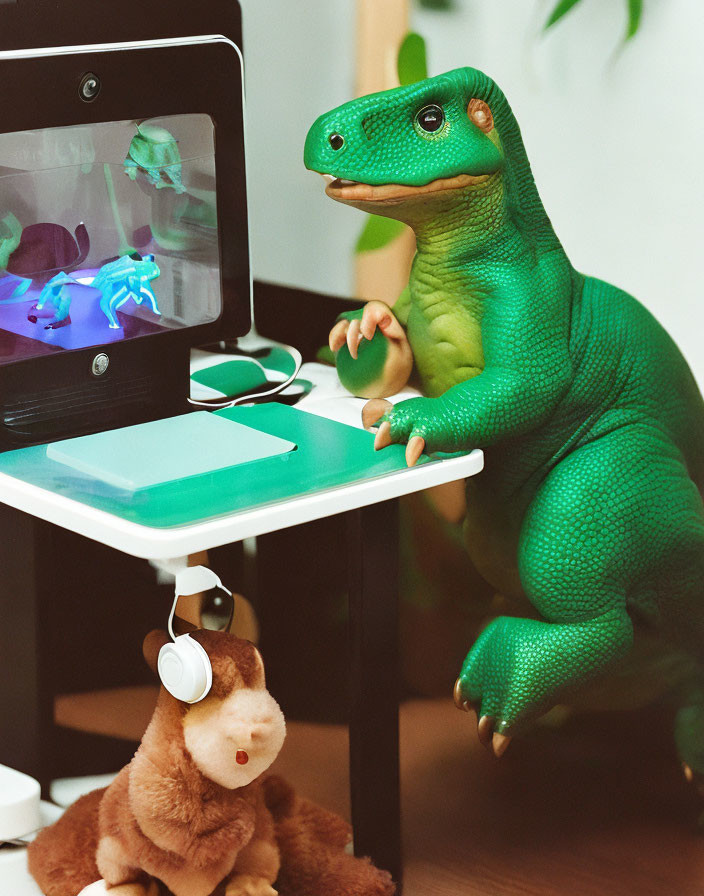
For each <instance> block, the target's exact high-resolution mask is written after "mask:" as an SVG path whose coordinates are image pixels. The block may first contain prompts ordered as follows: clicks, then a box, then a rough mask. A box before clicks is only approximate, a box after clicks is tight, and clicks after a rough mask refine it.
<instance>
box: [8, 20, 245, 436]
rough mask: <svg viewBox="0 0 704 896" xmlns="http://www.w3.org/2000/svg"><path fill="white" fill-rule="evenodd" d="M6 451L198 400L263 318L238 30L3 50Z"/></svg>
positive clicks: (179, 407) (131, 420)
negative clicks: (217, 345) (204, 349)
mask: <svg viewBox="0 0 704 896" xmlns="http://www.w3.org/2000/svg"><path fill="white" fill-rule="evenodd" d="M0 77H2V79H3V81H4V83H5V85H6V90H5V91H4V97H5V98H4V99H3V100H0V110H1V111H2V117H0V129H1V130H0V449H2V450H7V449H8V448H13V447H21V446H23V445H28V444H36V443H38V442H45V441H52V440H54V439H58V438H65V437H69V436H73V435H78V434H83V433H87V432H92V431H97V430H102V429H109V428H113V427H115V426H124V425H130V424H132V423H138V422H144V421H146V420H151V419H158V418H160V417H165V416H170V415H173V414H176V413H182V412H183V411H184V410H185V409H186V398H187V396H188V354H189V350H190V348H191V347H192V346H194V345H199V344H204V343H207V342H212V341H215V340H218V339H223V338H231V337H235V336H238V335H242V334H244V333H245V332H247V330H248V328H249V325H250V270H249V250H248V239H247V211H246V186H245V168H244V137H243V103H242V67H241V56H240V54H239V51H238V49H237V47H236V46H235V45H234V44H233V43H232V42H230V41H229V39H227V38H225V37H217V36H216V37H203V38H173V39H169V40H154V41H142V42H127V43H124V44H117V45H115V44H106V45H102V46H90V47H59V48H55V49H54V50H49V51H43V52H38V51H34V50H31V49H29V50H22V51H4V52H0Z"/></svg>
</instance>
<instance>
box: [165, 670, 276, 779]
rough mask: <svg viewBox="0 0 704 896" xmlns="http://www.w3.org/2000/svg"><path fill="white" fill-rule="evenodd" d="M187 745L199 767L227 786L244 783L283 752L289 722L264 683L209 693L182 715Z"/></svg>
mask: <svg viewBox="0 0 704 896" xmlns="http://www.w3.org/2000/svg"><path fill="white" fill-rule="evenodd" d="M183 735H184V739H185V742H186V749H187V750H188V752H189V753H190V754H191V757H192V758H193V761H194V762H195V764H196V765H197V766H198V768H199V769H200V771H201V772H202V773H203V774H204V775H205V776H206V778H210V780H211V781H215V782H216V783H217V784H220V785H221V786H222V787H227V788H228V789H230V790H232V789H234V788H236V787H245V786H246V785H247V784H249V783H251V782H252V781H254V780H255V778H257V777H259V775H261V774H262V772H265V771H266V770H267V769H268V768H269V766H270V765H271V764H272V762H273V761H274V760H275V759H276V757H277V756H278V755H279V751H280V750H281V747H282V746H283V743H284V738H285V737H286V723H285V721H284V715H283V713H282V712H281V709H280V708H279V705H278V703H277V702H276V701H275V700H274V698H273V697H272V696H271V694H270V693H269V692H268V691H267V690H266V689H265V688H263V687H262V688H242V689H240V690H237V691H234V692H233V693H232V694H230V695H229V696H228V697H226V698H225V699H224V700H219V699H218V698H216V697H206V699H205V700H204V701H203V702H202V703H197V704H195V705H194V706H192V707H191V708H190V709H189V710H188V712H187V713H186V716H185V718H184V721H183Z"/></svg>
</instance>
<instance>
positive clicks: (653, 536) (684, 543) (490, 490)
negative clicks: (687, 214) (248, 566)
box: [305, 68, 704, 777]
mask: <svg viewBox="0 0 704 896" xmlns="http://www.w3.org/2000/svg"><path fill="white" fill-rule="evenodd" d="M305 164H306V166H307V167H308V168H310V169H312V170H314V171H317V172H320V173H322V174H327V175H332V176H333V177H335V178H336V179H335V180H333V181H332V183H330V184H329V185H328V186H327V189H326V192H327V193H328V195H329V196H331V197H332V198H334V199H337V200H339V201H341V202H344V203H346V204H348V205H353V206H356V207H357V208H361V209H364V210H365V211H368V212H372V211H373V212H374V213H375V214H378V215H386V216H388V217H392V218H397V219H399V220H401V221H403V222H405V223H407V224H409V225H410V226H411V227H412V228H413V230H414V231H415V235H416V240H417V254H416V256H415V260H414V263H413V268H412V272H411V277H410V282H409V286H408V289H407V290H405V291H404V293H403V295H402V296H401V297H400V299H399V301H398V303H397V304H396V305H395V306H394V309H393V311H391V309H389V308H388V307H387V306H385V305H383V304H382V303H379V302H373V303H370V304H369V305H367V306H366V307H365V309H364V310H363V311H359V312H356V313H353V314H351V315H346V316H345V317H346V318H348V319H345V320H342V321H340V323H338V325H337V326H336V327H335V329H334V330H333V331H332V333H331V347H333V348H334V349H337V350H338V369H341V366H344V365H340V359H341V358H343V357H344V358H345V359H346V363H347V366H348V367H350V366H352V365H351V364H350V363H349V360H348V346H349V354H350V355H351V356H352V357H354V356H355V355H356V354H357V352H359V359H358V361H357V362H356V363H357V364H359V365H360V368H359V370H358V371H357V374H356V376H357V387H356V391H357V394H362V395H364V396H366V397H369V398H375V399H376V400H375V401H374V402H370V404H369V406H368V410H367V413H366V419H367V421H368V422H374V421H376V422H377V425H379V430H378V433H377V436H376V444H377V447H379V448H381V447H384V446H386V445H388V444H390V443H391V442H401V443H404V442H405V443H407V444H408V448H407V458H408V462H409V463H411V464H412V463H415V461H416V460H417V459H418V456H419V455H420V453H421V451H423V450H428V451H438V450H439V451H444V452H453V451H459V450H467V449H469V448H483V449H486V467H485V471H484V472H483V473H482V475H481V476H478V477H475V478H473V479H472V480H470V481H468V482H467V483H466V490H467V517H466V521H465V528H466V535H467V545H468V548H469V551H470V554H471V556H472V559H473V560H474V562H475V564H476V565H477V567H478V569H479V570H480V572H481V573H482V574H483V576H484V577H485V578H486V579H487V580H488V581H489V582H490V583H491V584H492V585H493V586H494V588H495V589H496V590H497V591H499V592H500V593H501V594H503V595H506V596H510V597H513V598H515V599H516V600H518V601H519V602H522V603H519V607H522V608H523V609H522V610H521V611H520V616H516V617H513V616H501V617H499V618H496V619H494V620H493V621H492V622H491V623H490V624H489V625H488V626H487V627H486V628H485V629H484V630H483V632H482V633H481V635H480V636H479V638H478V640H477V641H476V643H475V644H474V646H473V647H472V648H471V650H470V651H469V654H468V655H467V658H466V660H465V662H464V665H463V667H462V671H461V674H460V677H459V679H458V682H457V686H456V691H455V695H456V699H457V701H458V704H459V705H460V706H463V707H464V708H468V707H469V706H475V707H476V708H477V714H478V718H479V734H480V737H481V738H482V740H483V741H484V742H485V743H488V744H490V745H493V749H494V752H495V753H497V754H501V753H502V752H503V751H504V750H505V748H506V746H507V745H508V742H509V739H510V737H511V736H512V735H513V734H514V733H515V732H517V731H519V730H521V729H522V728H523V727H524V726H526V725H527V724H528V723H530V722H531V721H533V720H534V719H535V718H536V717H537V716H538V715H540V714H541V713H543V712H544V711H545V710H546V709H548V708H549V707H551V706H552V705H554V704H555V703H556V702H558V701H562V700H565V699H567V698H570V697H571V696H572V695H575V694H577V693H584V692H585V691H588V690H589V688H593V689H595V690H598V689H599V688H602V687H603V682H604V681H605V680H606V676H605V675H603V674H602V673H605V672H606V671H608V672H609V675H610V676H613V677H615V678H620V679H621V680H624V679H625V680H630V681H632V682H636V683H639V687H640V689H641V690H642V689H643V688H644V687H645V688H646V690H650V691H651V696H652V693H655V692H658V693H660V694H662V693H663V692H664V691H668V692H669V693H670V694H674V695H675V698H676V701H677V707H678V711H677V717H676V731H675V735H676V742H677V748H678V750H679V754H680V757H681V759H682V762H683V764H684V766H685V771H686V772H687V774H688V776H689V777H692V775H693V774H694V775H702V774H704V666H703V665H702V662H703V661H704V603H703V602H704V506H703V504H702V495H701V492H702V489H703V488H704V403H703V402H702V398H701V396H700V394H699V391H698V389H697V386H696V384H695V381H694V378H693V376H692V374H691V372H690V370H689V368H688V367H687V364H686V362H685V360H684V359H683V357H682V355H681V354H680V352H679V350H678V349H677V347H676V346H675V344H674V343H673V341H672V340H671V338H670V337H669V336H668V335H667V333H666V332H665V331H664V330H663V329H662V327H661V326H660V325H659V324H658V323H657V321H656V320H655V319H654V318H653V317H652V315H651V314H650V313H649V312H648V311H646V310H645V308H643V307H642V306H641V305H640V304H639V303H638V302H637V301H636V300H635V299H633V298H632V297H631V296H629V295H627V294H626V293H625V292H622V291H621V290H620V289H617V288H616V287H614V286H610V285H609V284H607V283H603V282H602V281H600V280H596V279H593V278H590V277H585V276H584V275H582V274H580V273H578V272H577V271H576V270H575V269H574V268H573V267H572V265H571V264H570V261H569V259H568V258H567V256H566V254H565V252H564V250H563V248H562V246H561V245H560V242H559V240H558V239H557V237H556V235H555V233H554V231H553V228H552V226H551V224H550V221H549V220H548V217H547V214H546V212H545V210H544V208H543V205H542V203H541V201H540V197H539V196H538V192H537V190H536V188H535V184H534V181H533V177H532V175H531V170H530V166H529V163H528V159H527V157H526V153H525V150H524V147H523V142H522V139H521V135H520V132H519V128H518V125H517V123H516V120H515V118H514V116H513V114H512V112H511V109H510V107H509V105H508V102H507V101H506V99H505V97H504V95H503V93H502V92H501V90H500V89H499V88H498V87H497V85H496V84H495V83H494V82H493V81H492V80H491V79H490V78H489V77H487V76H486V75H484V74H482V73H481V72H479V71H476V70H474V69H471V68H463V69H458V70H456V71H453V72H449V73H448V74H444V75H441V76H439V77H435V78H429V79H427V80H425V81H420V82H418V83H416V84H412V85H410V86H407V87H401V88H397V89H395V90H389V91H385V92H383V93H377V94H373V95H370V96H365V97H361V98H360V99H357V100H354V101H353V102H350V103H346V104H345V105H343V106H340V107H339V108H337V109H335V110H333V111H332V112H329V113H328V114H326V115H323V116H321V117H320V118H319V119H318V120H317V121H316V122H315V124H314V125H313V127H312V128H311V130H310V132H309V134H308V137H307V140H306V147H305ZM362 337H365V338H364V340H362ZM360 340H362V341H361V342H360ZM345 342H347V345H345ZM375 343H376V346H377V348H376V349H373V350H372V348H371V347H372V346H373V345H374V344H375ZM380 343H381V348H379V345H380ZM363 350H365V351H366V354H367V356H368V357H369V359H370V360H369V363H368V364H367V365H366V367H367V368H368V369H367V372H366V373H364V370H365V362H364V357H363ZM409 359H410V361H409ZM411 367H413V368H414V371H415V375H416V376H417V379H418V382H419V383H420V387H421V389H422V392H423V393H424V395H425V396H427V397H422V398H414V399H411V400H408V401H402V402H399V403H398V404H396V405H395V406H393V407H391V406H390V405H389V404H388V402H380V401H378V399H379V398H381V397H383V396H386V395H390V394H393V391H395V390H396V389H397V388H398V382H399V378H400V379H401V380H403V379H404V378H406V379H407V378H408V375H409V374H410V372H411ZM360 371H361V372H360ZM399 371H400V373H399ZM360 384H361V385H360ZM641 669H642V670H644V671H643V672H642V674H641ZM645 682H648V684H647V686H646V684H645Z"/></svg>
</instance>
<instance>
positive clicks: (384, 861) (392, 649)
mask: <svg viewBox="0 0 704 896" xmlns="http://www.w3.org/2000/svg"><path fill="white" fill-rule="evenodd" d="M348 518H349V587H350V636H351V666H352V667H351V670H350V674H351V684H352V689H351V697H352V705H351V714H350V780H351V790H352V824H353V827H354V848H355V853H356V855H359V856H371V858H372V860H373V862H374V864H375V865H377V866H378V867H380V868H385V869H387V870H388V871H390V872H391V874H392V875H393V878H394V880H395V881H396V882H397V883H398V884H399V887H400V885H401V875H402V860H401V799H400V772H399V715H398V705H399V681H398V679H399V657H398V502H397V501H386V502H385V503H382V504H374V505H372V506H371V507H365V508H362V509H361V510H356V511H352V512H350V514H349V515H348Z"/></svg>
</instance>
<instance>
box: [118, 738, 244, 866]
mask: <svg viewBox="0 0 704 896" xmlns="http://www.w3.org/2000/svg"><path fill="white" fill-rule="evenodd" d="M178 761H179V758H178V757H177V758H176V759H175V761H174V764H173V771H172V772H171V773H170V774H168V775H165V774H161V773H160V772H159V771H158V770H157V768H156V766H155V765H154V764H153V763H151V762H150V760H149V759H148V758H147V757H146V756H143V755H140V754H139V753H138V754H137V755H136V756H135V758H134V759H133V760H132V763H131V765H130V766H129V769H130V785H129V799H130V804H131V807H132V811H133V812H134V817H135V818H136V819H137V822H138V824H139V826H140V829H141V831H142V833H143V834H144V835H145V836H146V837H148V838H149V839H150V840H151V841H152V842H153V843H154V844H155V845H156V846H158V847H159V848H160V849H164V850H167V851H169V852H173V853H176V855H180V856H183V857H184V858H185V859H187V860H188V862H189V864H191V866H192V867H193V868H198V867H200V865H201V863H205V864H208V862H209V861H211V859H212V854H213V853H215V854H217V853H222V854H232V855H236V854H237V853H238V852H239V850H240V849H242V847H243V846H245V845H246V844H247V843H248V842H249V840H250V838H251V836H252V832H253V830H254V822H255V819H254V810H253V808H252V806H251V805H250V804H249V802H248V801H247V800H245V799H241V800H240V801H239V803H240V804H241V805H240V807H239V810H238V811H237V812H233V807H232V806H231V805H229V806H227V807H225V806H222V805H220V804H219V803H218V801H217V800H210V801H208V802H206V803H202V804H199V805H197V806H188V805H185V804H184V792H186V791H187V788H186V787H185V785H184V782H183V780H182V778H181V775H180V773H179V771H178ZM198 828H200V829H201V830H203V829H205V830H207V840H208V850H207V851H205V850H203V849H202V844H201V842H200V838H198V837H194V830H195V829H198Z"/></svg>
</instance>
